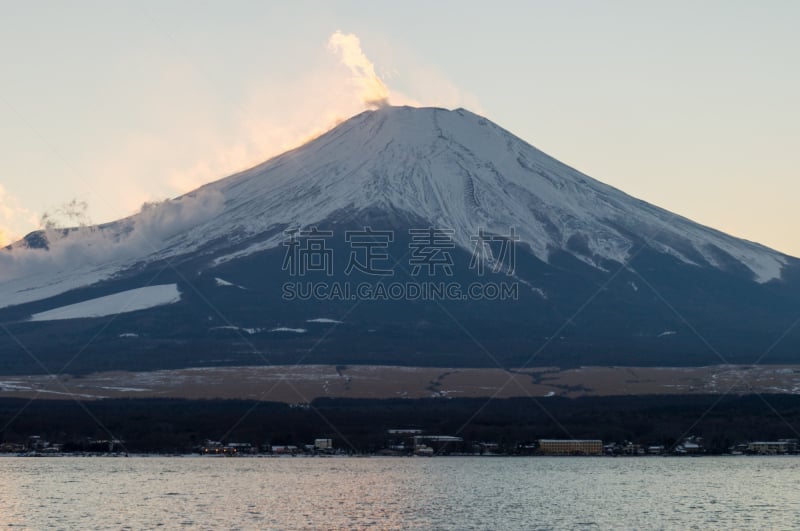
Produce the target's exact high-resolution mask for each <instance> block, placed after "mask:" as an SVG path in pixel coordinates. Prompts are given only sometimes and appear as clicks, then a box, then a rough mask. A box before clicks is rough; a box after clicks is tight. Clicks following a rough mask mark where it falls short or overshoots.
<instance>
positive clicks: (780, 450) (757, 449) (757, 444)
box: [747, 439, 797, 455]
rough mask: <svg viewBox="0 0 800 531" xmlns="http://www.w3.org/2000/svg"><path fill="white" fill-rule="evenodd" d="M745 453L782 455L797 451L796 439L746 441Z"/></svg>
mask: <svg viewBox="0 0 800 531" xmlns="http://www.w3.org/2000/svg"><path fill="white" fill-rule="evenodd" d="M747 453H750V454H758V455H784V454H794V453H797V439H779V440H777V441H753V442H750V443H747Z"/></svg>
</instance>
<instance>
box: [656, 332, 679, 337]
mask: <svg viewBox="0 0 800 531" xmlns="http://www.w3.org/2000/svg"><path fill="white" fill-rule="evenodd" d="M677 333H678V332H676V331H675V330H664V331H663V332H661V333H660V334H658V335H657V336H656V337H665V336H674V335H675V334H677Z"/></svg>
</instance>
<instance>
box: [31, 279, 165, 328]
mask: <svg viewBox="0 0 800 531" xmlns="http://www.w3.org/2000/svg"><path fill="white" fill-rule="evenodd" d="M180 300H181V293H180V291H178V285H177V284H160V285H157V286H147V287H144V288H136V289H130V290H127V291H121V292H119V293H114V294H113V295H106V296H105V297H98V298H96V299H89V300H86V301H83V302H78V303H75V304H70V305H68V306H62V307H60V308H54V309H52V310H47V311H46V312H40V313H36V314H33V315H32V316H31V319H30V320H31V321H57V320H62V319H86V318H92V317H105V316H107V315H116V314H120V313H128V312H135V311H139V310H146V309H148V308H154V307H156V306H163V305H165V304H174V303H176V302H178V301H180Z"/></svg>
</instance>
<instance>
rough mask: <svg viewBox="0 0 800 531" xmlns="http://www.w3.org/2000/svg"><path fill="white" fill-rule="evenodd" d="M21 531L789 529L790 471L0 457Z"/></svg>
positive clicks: (786, 460) (795, 520) (9, 520)
mask: <svg viewBox="0 0 800 531" xmlns="http://www.w3.org/2000/svg"><path fill="white" fill-rule="evenodd" d="M0 478H2V480H1V481H0V523H2V525H3V526H9V527H12V528H23V529H152V528H166V529H173V528H192V529H339V528H345V529H361V528H378V529H620V528H624V529H732V528H733V529H765V528H768V529H797V528H800V458H796V457H739V458H733V457H720V458H710V457H709V458H653V457H648V458H616V459H615V458H458V457H451V458H433V459H426V458H376V457H372V458H363V459H359V458H200V457H197V458H188V457H187V458H155V457H131V458H79V457H76V458H11V457H9V458H0Z"/></svg>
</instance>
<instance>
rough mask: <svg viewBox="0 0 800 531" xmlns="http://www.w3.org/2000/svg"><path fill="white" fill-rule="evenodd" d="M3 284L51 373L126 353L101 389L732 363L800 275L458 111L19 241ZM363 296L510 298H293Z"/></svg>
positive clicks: (755, 350)
mask: <svg viewBox="0 0 800 531" xmlns="http://www.w3.org/2000/svg"><path fill="white" fill-rule="evenodd" d="M304 238H305V239H304ZM309 239H311V240H312V243H313V244H314V245H317V247H313V246H309V245H308V244H309V241H308V240H309ZM320 245H321V246H322V247H321V248H320V247H319V246H320ZM510 247H513V249H510ZM295 251H297V252H298V253H300V254H296V255H295V254H294V253H295ZM304 253H305V254H304ZM370 253H372V254H370ZM376 258H377V259H378V261H379V262H380V264H378V265H375V267H374V268H373V270H371V269H370V268H371V267H372V266H373V265H374V264H368V265H369V266H370V267H367V266H366V265H365V261H370V260H374V259H376ZM309 260H310V261H309ZM315 260H317V261H318V260H323V261H324V262H325V263H324V264H323V265H324V267H318V266H320V264H322V262H319V263H317V262H315ZM297 266H299V267H300V269H301V270H302V271H298V270H297ZM0 268H3V269H4V270H5V271H4V272H3V271H0V308H5V309H0V321H3V322H6V323H9V326H13V327H14V329H15V330H17V333H18V334H20V335H21V336H26V335H28V334H30V335H31V336H30V337H31V338H33V339H32V340H33V341H34V343H36V344H40V345H41V346H42V348H43V349H44V350H45V351H47V352H49V353H50V355H51V356H53V357H56V358H58V357H59V356H60V355H59V354H58V351H59V349H61V350H69V348H70V347H69V345H77V344H79V343H80V342H81V341H82V340H83V339H85V337H84V336H83V334H91V333H98V334H99V338H98V339H97V340H96V341H94V342H92V345H91V348H90V349H89V350H91V351H92V352H95V351H96V349H98V348H99V346H100V345H105V347H104V348H106V349H108V352H112V351H114V352H116V351H119V352H122V353H123V354H120V355H119V356H118V358H117V359H116V360H115V359H114V357H113V356H112V355H111V354H108V356H107V357H106V358H105V364H106V365H104V366H112V367H132V366H135V367H140V366H144V367H155V366H159V367H160V366H188V365H194V364H209V363H215V362H213V361H209V360H213V359H217V360H220V359H221V360H223V361H221V362H219V363H225V364H230V363H245V362H247V363H262V362H264V361H268V362H273V361H277V360H282V361H292V360H297V359H299V358H303V361H309V362H336V363H361V362H378V363H393V364H412V363H417V364H426V365H431V364H433V365H436V364H439V365H464V364H467V365H469V364H484V363H487V360H486V359H485V356H484V354H483V353H484V351H485V350H487V349H488V350H491V351H492V352H497V354H496V355H494V356H492V357H493V358H495V360H494V361H492V363H494V362H496V361H498V360H499V361H500V362H501V363H503V364H506V365H514V364H521V363H527V362H529V361H531V362H534V363H536V362H540V361H544V362H547V363H557V364H561V363H567V364H573V363H611V362H613V363H632V364H673V365H674V364H682V363H688V364H696V363H709V362H720V361H722V362H725V361H734V360H735V361H745V360H755V359H756V358H757V357H758V356H760V354H761V353H762V352H763V350H764V349H765V348H767V347H768V346H769V344H770V338H771V339H772V340H774V339H775V337H773V336H774V335H775V333H776V331H779V330H781V326H783V325H784V324H786V325H787V326H788V324H789V323H790V322H791V320H792V319H794V318H795V317H796V316H795V315H794V313H793V312H795V311H796V308H798V302H800V284H799V283H798V280H797V271H798V260H796V259H794V258H792V257H789V256H786V255H784V254H781V253H779V252H776V251H774V250H771V249H769V248H766V247H764V246H761V245H758V244H755V243H752V242H748V241H745V240H741V239H738V238H734V237H732V236H729V235H727V234H724V233H722V232H719V231H717V230H714V229H710V228H708V227H704V226H701V225H699V224H697V223H694V222H692V221H690V220H688V219H686V218H683V217H680V216H678V215H675V214H672V213H670V212H668V211H666V210H663V209H661V208H658V207H656V206H653V205H651V204H648V203H646V202H644V201H641V200H638V199H635V198H633V197H631V196H629V195H627V194H625V193H623V192H621V191H619V190H617V189H615V188H613V187H610V186H607V185H605V184H603V183H600V182H598V181H596V180H594V179H592V178H591V177H588V176H586V175H584V174H582V173H580V172H578V171H576V170H575V169H573V168H571V167H569V166H566V165H564V164H562V163H561V162H559V161H557V160H555V159H553V158H552V157H550V156H548V155H546V154H544V153H542V152H541V151H539V150H537V149H536V148H534V147H533V146H531V145H530V144H528V143H526V142H524V141H523V140H521V139H519V138H517V137H515V136H514V135H512V134H511V133H509V132H508V131H506V130H504V129H502V128H501V127H499V126H497V125H495V124H493V123H492V122H490V121H489V120H487V119H485V118H483V117H481V116H478V115H476V114H473V113H471V112H469V111H467V110H464V109H456V110H453V111H448V110H444V109H437V108H410V107H386V108H382V109H379V110H375V111H367V112H364V113H362V114H359V115H357V116H355V117H353V118H351V119H350V120H347V121H346V122H344V123H342V124H340V125H339V126H337V127H336V128H334V129H333V130H331V131H329V132H328V133H326V134H324V135H322V136H320V137H318V138H316V139H315V140H313V141H311V142H309V143H307V144H305V145H304V146H302V147H300V148H297V149H295V150H292V151H289V152H287V153H284V154H283V155H280V156H278V157H275V158H273V159H271V160H269V161H267V162H265V163H263V164H261V165H259V166H256V167H254V168H251V169H249V170H246V171H244V172H241V173H239V174H236V175H233V176H231V177H228V178H225V179H222V180H220V181H216V182H213V183H210V184H207V185H205V186H203V187H201V188H199V189H198V190H196V191H194V192H191V193H189V194H186V195H185V196H182V197H179V198H177V199H174V200H171V201H167V202H164V203H161V204H158V205H153V206H150V207H149V208H146V209H143V211H142V212H140V213H139V214H137V215H135V216H132V217H130V218H126V219H123V220H120V221H118V222H114V223H109V224H105V225H102V226H98V227H90V228H82V229H72V230H64V231H58V232H54V231H50V232H49V233H42V232H40V233H34V234H31V235H29V236H28V237H26V238H25V240H23V241H22V242H18V243H17V244H15V245H14V246H11V247H9V248H7V250H6V251H2V252H0ZM305 269H308V271H305ZM389 272H391V273H392V274H391V275H389V274H388V273H389ZM298 273H302V274H300V275H298ZM306 273H308V274H306ZM421 273H424V274H425V277H424V278H422V277H421V276H420V274H421ZM320 275H321V276H320ZM401 277H402V278H401ZM356 281H358V282H356ZM399 281H402V283H400V282H399ZM361 282H367V283H372V285H375V286H384V285H386V284H387V283H391V282H395V283H398V284H402V285H401V287H400V288H398V290H402V289H408V288H407V285H408V284H416V285H427V284H429V283H433V284H435V283H437V282H441V283H447V284H455V285H457V286H461V287H464V286H470V285H474V284H476V283H481V285H492V286H497V285H500V284H502V285H503V286H506V285H513V287H514V289H518V292H516V293H513V294H512V295H513V297H512V298H511V300H506V301H498V300H490V299H492V297H487V296H486V294H485V293H483V294H481V295H482V296H480V297H476V296H475V293H472V294H467V295H464V294H462V293H460V292H459V293H458V294H455V295H454V294H453V293H450V294H449V295H446V296H443V297H434V298H435V299H436V300H421V299H426V297H421V298H419V297H418V298H416V299H415V298H414V297H411V296H409V293H400V291H398V296H388V297H387V296H383V297H378V296H376V295H375V293H374V290H373V291H372V292H369V294H368V295H367V296H361V295H363V294H361V295H359V296H356V297H349V296H331V293H329V292H328V293H315V294H314V295H313V296H308V297H305V296H302V297H300V296H297V295H298V293H297V292H296V290H297V289H299V288H301V287H304V286H305V285H308V286H309V289H316V288H315V286H319V285H320V283H326V284H327V287H328V289H330V287H331V286H338V288H337V289H340V288H342V287H343V286H346V285H348V286H349V285H350V284H357V283H361ZM312 284H313V285H312ZM159 285H163V286H164V287H163V289H161V290H159V289H153V288H154V287H157V286H159ZM287 285H288V286H289V287H290V288H291V289H290V290H289V291H288V292H287ZM292 286H293V287H292ZM403 286H405V288H404V287H403ZM345 289H349V288H345ZM142 290H144V291H142ZM176 293H177V295H176ZM126 294H127V295H126ZM287 295H288V296H287ZM126 297H128V298H127V299H126ZM128 299H130V300H129V302H128V303H125V301H126V300H128ZM143 301H144V302H143ZM148 301H149V302H148ZM587 301H588V302H587ZM340 321H341V322H340ZM67 322H68V323H70V324H65V323H67ZM323 325H324V326H323ZM65 327H67V328H68V329H69V331H70V332H69V333H68V334H66V335H65V334H64V331H65V330H67V328H65ZM465 328H466V329H468V330H469V331H470V333H469V334H467V336H466V337H465V335H464V333H463V329H465ZM784 329H785V326H784ZM43 330H47V331H49V333H50V335H51V336H56V337H58V340H57V341H53V342H51V343H48V342H47V341H44V340H43V339H42V337H43V335H42V332H43ZM98 330H101V332H98ZM556 333H557V334H559V335H558V338H557V339H554V338H553V337H552V335H553V334H556ZM45 335H47V334H45ZM698 336H700V337H698ZM67 338H68V339H67ZM711 339H714V340H715V341H717V343H716V344H717V345H718V348H709V344H710V340H711ZM65 344H66V345H67V347H64V345H65ZM791 344H792V343H791V342H785V343H784V346H785V347H786V346H790V345H791ZM795 344H796V343H795ZM243 345H244V346H243ZM311 345H316V346H314V347H313V348H311ZM0 347H3V346H2V345H0ZM489 347H491V348H489ZM3 348H11V347H10V346H9V347H3ZM304 349H305V350H304ZM719 349H722V350H725V351H726V352H727V355H723V356H722V358H723V359H722V360H720V359H719V355H720V350H719ZM11 350H14V349H13V348H11ZM101 350H102V349H101ZM248 351H249V352H248ZM254 351H255V352H258V353H259V355H258V356H255V355H254V354H253V352H254ZM266 351H268V352H269V353H270V355H269V356H264V355H263V354H264V352H266ZM790 351H791V349H787V350H786V351H785V352H784V351H783V349H778V350H777V351H775V352H772V353H771V356H772V358H771V359H782V360H786V359H789V358H791V356H793V355H794V354H793V353H792V354H791V355H790V354H789V352H790ZM3 352H6V351H5V350H4V351H3ZM133 352H139V353H140V354H141V353H147V356H141V355H139V354H133ZM782 352H783V354H781V353H782ZM792 352H793V351H792ZM298 353H301V354H298ZM137 356H138V357H137ZM148 356H149V357H148ZM267 357H269V358H270V359H266V358H267ZM728 357H730V360H729V359H728ZM0 358H2V360H5V361H2V360H0V361H2V363H3V364H5V366H7V367H8V368H9V369H13V367H15V362H14V360H13V357H9V356H8V355H6V354H2V355H0ZM89 358H91V356H89ZM260 358H264V359H260ZM83 359H84V358H83V356H82V360H83Z"/></svg>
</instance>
